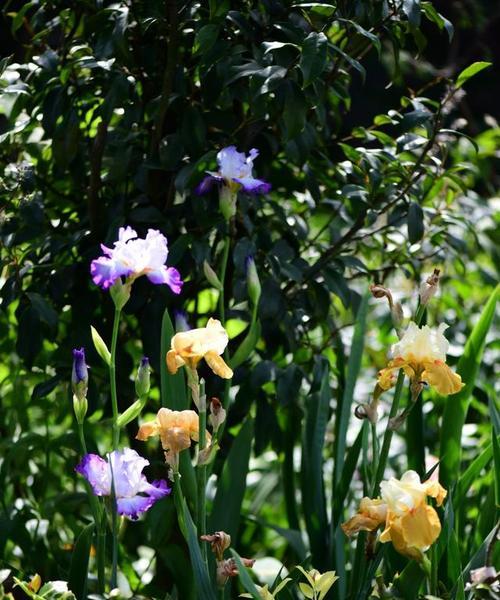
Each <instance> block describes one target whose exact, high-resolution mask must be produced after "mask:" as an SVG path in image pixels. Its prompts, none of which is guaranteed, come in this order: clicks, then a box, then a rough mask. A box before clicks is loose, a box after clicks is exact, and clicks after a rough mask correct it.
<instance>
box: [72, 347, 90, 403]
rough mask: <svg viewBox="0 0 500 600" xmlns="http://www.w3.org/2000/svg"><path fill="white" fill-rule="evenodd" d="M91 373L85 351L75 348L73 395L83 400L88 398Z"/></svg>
mask: <svg viewBox="0 0 500 600" xmlns="http://www.w3.org/2000/svg"><path fill="white" fill-rule="evenodd" d="M88 382H89V372H88V369H87V363H86V362H85V349H84V348H80V349H78V348H75V349H74V350H73V370H72V372H71V385H72V387H73V394H74V395H75V396H76V397H77V398H78V399H79V400H82V399H83V398H85V397H86V396H87V388H88Z"/></svg>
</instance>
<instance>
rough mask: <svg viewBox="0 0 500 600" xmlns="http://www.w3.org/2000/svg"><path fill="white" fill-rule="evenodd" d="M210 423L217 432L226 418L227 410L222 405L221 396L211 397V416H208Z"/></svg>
mask: <svg viewBox="0 0 500 600" xmlns="http://www.w3.org/2000/svg"><path fill="white" fill-rule="evenodd" d="M208 418H209V420H210V424H211V425H212V428H213V431H214V433H216V432H217V430H218V429H219V427H220V426H221V425H222V423H224V421H225V420H226V411H225V410H224V408H223V407H222V404H221V401H220V400H219V398H215V397H214V398H211V400H210V416H209V417H208Z"/></svg>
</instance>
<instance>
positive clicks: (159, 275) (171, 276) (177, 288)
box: [147, 266, 184, 294]
mask: <svg viewBox="0 0 500 600" xmlns="http://www.w3.org/2000/svg"><path fill="white" fill-rule="evenodd" d="M147 278H148V279H149V281H151V283H156V284H162V283H166V284H167V285H168V286H169V287H170V289H171V290H172V291H173V292H174V294H180V293H181V289H182V285H183V283H184V282H183V281H182V279H181V275H180V273H179V271H178V270H177V269H174V267H168V268H167V267H165V266H163V267H161V268H160V269H157V270H155V271H150V272H149V273H147Z"/></svg>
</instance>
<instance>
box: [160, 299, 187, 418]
mask: <svg viewBox="0 0 500 600" xmlns="http://www.w3.org/2000/svg"><path fill="white" fill-rule="evenodd" d="M173 336H174V327H173V325H172V321H171V320H170V315H169V314H168V308H166V309H165V312H164V313H163V319H162V322H161V342H160V344H161V349H160V379H161V405H162V406H165V407H168V408H171V409H172V410H184V409H186V408H187V407H188V400H187V395H186V384H185V380H184V370H183V369H179V371H177V373H176V374H175V375H171V374H170V373H169V372H168V370H167V364H166V362H165V361H166V356H167V352H168V351H169V350H170V340H171V339H172V337H173Z"/></svg>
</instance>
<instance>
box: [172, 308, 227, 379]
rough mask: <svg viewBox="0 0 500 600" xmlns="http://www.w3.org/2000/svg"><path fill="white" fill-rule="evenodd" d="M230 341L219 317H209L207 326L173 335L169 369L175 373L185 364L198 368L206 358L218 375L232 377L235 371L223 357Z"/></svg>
mask: <svg viewBox="0 0 500 600" xmlns="http://www.w3.org/2000/svg"><path fill="white" fill-rule="evenodd" d="M228 342H229V338H228V335H227V332H226V330H225V329H224V327H223V326H222V324H221V322H220V321H218V320H217V319H209V320H208V323H207V326H206V327H199V328H198V329H190V330H188V331H180V332H179V333H176V334H175V335H174V336H173V337H172V340H171V349H170V350H169V351H168V352H167V367H168V370H169V371H170V373H172V374H174V373H176V372H177V370H178V369H179V367H182V366H184V365H186V366H188V367H189V368H190V369H196V367H197V366H198V363H199V362H200V360H201V359H202V358H204V359H205V361H206V362H207V364H208V366H209V367H210V368H211V369H212V371H213V372H214V373H215V374H216V375H218V376H219V377H222V378H223V379H231V377H232V376H233V372H232V370H231V369H230V368H229V367H228V366H227V365H226V363H225V362H224V359H223V358H222V357H221V354H222V353H223V352H224V350H225V348H226V346H227V344H228Z"/></svg>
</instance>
